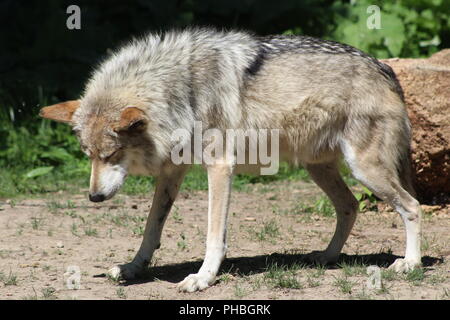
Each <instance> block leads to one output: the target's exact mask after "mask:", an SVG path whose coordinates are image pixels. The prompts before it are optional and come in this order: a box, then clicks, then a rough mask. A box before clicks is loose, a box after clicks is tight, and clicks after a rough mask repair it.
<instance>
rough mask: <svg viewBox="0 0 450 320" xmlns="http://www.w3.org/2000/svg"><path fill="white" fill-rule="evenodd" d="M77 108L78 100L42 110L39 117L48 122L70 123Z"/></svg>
mask: <svg viewBox="0 0 450 320" xmlns="http://www.w3.org/2000/svg"><path fill="white" fill-rule="evenodd" d="M79 106H80V100H71V101H66V102H61V103H58V104H54V105H52V106H49V107H44V108H42V109H41V111H40V112H39V116H41V117H42V118H46V119H50V120H55V121H59V122H65V123H70V122H71V121H72V115H73V113H74V112H75V110H77V108H78V107H79Z"/></svg>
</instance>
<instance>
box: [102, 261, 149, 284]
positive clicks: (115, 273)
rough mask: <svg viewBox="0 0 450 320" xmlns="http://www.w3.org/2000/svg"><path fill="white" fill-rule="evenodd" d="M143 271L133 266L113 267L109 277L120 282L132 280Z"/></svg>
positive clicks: (109, 271) (128, 264) (130, 264)
mask: <svg viewBox="0 0 450 320" xmlns="http://www.w3.org/2000/svg"><path fill="white" fill-rule="evenodd" d="M141 270H142V268H140V267H138V266H136V265H134V264H132V263H127V264H121V265H118V266H115V267H112V268H111V269H109V270H108V276H110V277H111V278H112V279H114V280H116V281H118V280H131V279H135V278H136V277H137V275H138V273H139V272H140V271H141Z"/></svg>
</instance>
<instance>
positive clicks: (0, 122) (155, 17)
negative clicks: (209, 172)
mask: <svg viewBox="0 0 450 320" xmlns="http://www.w3.org/2000/svg"><path fill="white" fill-rule="evenodd" d="M72 4H77V5H78V6H79V7H80V8H81V30H69V29H67V28H66V20H67V18H68V16H69V14H67V13H66V8H67V7H68V6H69V5H72ZM373 4H375V5H378V6H379V7H380V8H381V26H382V28H381V29H380V30H369V29H368V28H367V27H366V20H367V18H368V17H369V15H370V13H367V7H368V6H369V5H373ZM0 24H1V31H0V197H7V196H14V195H16V194H17V193H27V194H29V193H42V192H50V191H56V190H59V189H67V188H69V187H70V186H74V185H75V186H84V187H85V186H87V176H88V172H89V168H88V162H87V159H85V157H84V156H83V155H82V154H81V152H80V151H79V148H78V145H77V142H76V139H75V138H74V137H73V136H72V135H71V133H70V128H69V127H68V126H64V125H61V124H56V123H51V122H49V121H47V120H41V119H39V118H38V117H37V113H38V110H39V109H40V108H41V107H42V106H45V105H48V104H52V103H56V102H59V101H64V100H68V99H75V98H77V97H78V96H79V95H80V92H81V90H82V88H83V83H84V82H85V81H86V79H87V78H88V77H89V74H90V72H91V71H92V69H93V68H94V67H95V65H96V64H97V63H98V62H99V61H101V59H102V58H103V57H104V56H105V55H106V54H107V52H108V50H113V49H114V48H115V47H117V46H118V45H120V44H122V43H124V42H125V41H127V40H128V39H130V37H131V36H139V35H141V34H143V33H145V32H147V31H163V30H166V29H170V28H183V27H185V26H191V25H200V26H216V27H219V28H226V29H229V28H238V29H245V30H250V31H252V32H254V33H257V34H260V35H267V34H281V33H287V34H306V35H311V36H316V37H321V38H326V39H332V40H337V41H341V42H345V43H348V44H351V45H353V46H355V47H358V48H359V49H362V50H364V51H366V52H368V53H370V54H372V55H374V56H376V57H377V58H388V57H395V56H399V57H425V56H429V55H430V54H432V53H434V52H436V51H438V50H440V49H442V48H446V47H450V46H449V44H450V0H402V1H400V0H399V1H377V0H357V1H346V0H336V1H332V0H283V1H264V0H260V1H258V0H227V1H207V0H196V1H195V0H184V1H183V0H147V1H145V0H137V1H117V0H109V1H106V0H105V1H87V0H85V1H72V0H71V1H66V0H63V1H58V0H42V1H35V0H31V1H18V0H0ZM293 176H302V177H303V176H304V174H303V173H298V172H294V171H291V170H290V169H287V168H283V171H282V173H281V174H280V175H279V176H278V177H272V178H270V179H279V178H292V177H293ZM190 177H191V178H189V179H190V180H189V179H188V182H187V185H188V186H191V187H193V188H206V184H205V182H204V180H205V177H204V176H202V175H201V174H200V173H199V174H191V176H190ZM80 179H81V180H80ZM251 181H255V180H254V178H250V177H246V176H243V177H240V178H239V179H237V182H235V184H236V183H237V184H239V185H242V184H245V183H247V182H251ZM151 184H152V179H147V178H135V179H132V180H131V182H129V183H128V184H127V186H125V191H126V192H127V191H129V192H132V193H133V192H140V191H142V192H144V191H146V190H148V186H149V185H151Z"/></svg>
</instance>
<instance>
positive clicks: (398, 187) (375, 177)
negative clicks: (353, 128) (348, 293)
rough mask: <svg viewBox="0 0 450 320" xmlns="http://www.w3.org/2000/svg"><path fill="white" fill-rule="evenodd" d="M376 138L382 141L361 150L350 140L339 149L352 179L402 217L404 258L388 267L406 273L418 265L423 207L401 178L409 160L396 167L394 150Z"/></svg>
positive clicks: (407, 179)
mask: <svg viewBox="0 0 450 320" xmlns="http://www.w3.org/2000/svg"><path fill="white" fill-rule="evenodd" d="M374 141H377V140H375V139H374ZM378 141H381V143H380V144H376V143H372V144H369V145H367V146H366V147H365V148H361V149H358V148H357V147H356V146H353V145H352V144H351V142H349V141H344V142H343V145H342V151H343V153H344V157H345V159H346V161H347V163H348V165H349V166H350V169H351V170H352V172H353V175H354V176H355V178H357V179H358V180H359V181H360V182H361V183H363V184H364V185H366V187H367V188H369V189H370V190H371V191H372V192H373V193H374V194H376V195H377V196H378V197H379V198H381V199H383V200H384V201H386V202H388V203H389V204H390V205H391V206H392V207H393V208H394V209H395V210H396V211H397V212H398V213H399V214H400V216H401V217H402V220H403V223H404V224H405V227H406V251H405V258H403V259H397V260H396V261H395V262H394V263H393V264H392V265H391V266H390V268H391V269H394V270H395V271H397V272H408V271H411V270H412V269H414V268H415V267H418V266H420V265H421V251H420V241H421V219H422V209H421V208H420V204H419V202H418V201H417V200H416V199H415V198H414V197H413V196H412V195H411V194H410V192H411V193H413V191H412V187H411V186H410V185H409V183H408V181H410V179H409V178H408V177H400V175H401V174H403V175H405V174H408V173H409V172H410V171H409V170H405V167H406V166H409V165H410V163H409V161H408V160H407V159H401V160H400V161H401V162H402V163H401V164H400V170H398V169H396V166H395V165H394V163H393V162H394V161H395V160H393V156H392V155H395V154H396V153H395V152H392V151H391V152H389V151H390V150H384V148H386V146H385V145H384V144H383V140H382V139H378ZM393 148H395V146H393ZM404 157H405V156H404ZM405 183H406V184H405ZM405 189H406V190H405ZM407 190H408V191H409V192H408V191H407Z"/></svg>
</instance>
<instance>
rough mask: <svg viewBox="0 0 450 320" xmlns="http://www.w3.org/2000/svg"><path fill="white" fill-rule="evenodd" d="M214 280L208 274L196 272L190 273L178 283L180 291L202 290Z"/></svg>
mask: <svg viewBox="0 0 450 320" xmlns="http://www.w3.org/2000/svg"><path fill="white" fill-rule="evenodd" d="M213 280H214V279H213ZM212 282H214V281H211V280H210V279H209V278H208V277H207V276H204V275H200V274H198V273H194V274H190V275H188V276H187V277H186V278H184V280H183V281H181V282H180V283H178V285H177V288H178V291H183V292H194V291H200V290H203V289H206V288H208V287H209V286H210V284H212Z"/></svg>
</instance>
